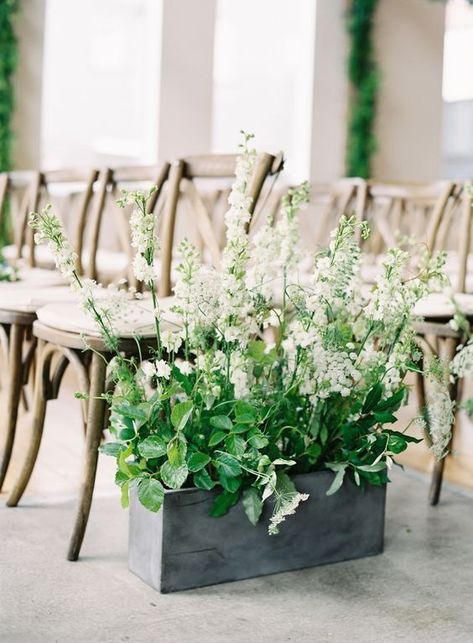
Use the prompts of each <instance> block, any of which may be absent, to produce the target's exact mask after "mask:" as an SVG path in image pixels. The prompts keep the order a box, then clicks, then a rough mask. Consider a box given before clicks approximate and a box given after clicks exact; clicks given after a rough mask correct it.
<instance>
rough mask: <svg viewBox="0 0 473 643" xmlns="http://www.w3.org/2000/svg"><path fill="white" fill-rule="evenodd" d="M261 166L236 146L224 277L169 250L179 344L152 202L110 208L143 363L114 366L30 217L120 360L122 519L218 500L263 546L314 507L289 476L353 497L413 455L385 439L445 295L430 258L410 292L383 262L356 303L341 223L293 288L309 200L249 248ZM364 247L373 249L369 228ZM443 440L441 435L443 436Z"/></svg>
mask: <svg viewBox="0 0 473 643" xmlns="http://www.w3.org/2000/svg"><path fill="white" fill-rule="evenodd" d="M255 156H256V152H255V150H254V149H252V147H251V146H250V137H249V136H245V139H244V143H243V145H242V150H241V155H240V157H239V160H238V162H237V167H236V179H235V182H234V185H233V188H232V191H231V195H230V197H229V206H230V207H229V210H228V212H227V214H226V218H225V221H226V228H227V242H226V246H225V248H224V250H223V255H222V262H221V268H220V269H219V270H218V271H217V270H215V269H213V268H212V267H209V266H207V265H205V264H203V263H201V259H200V256H199V253H198V252H197V251H196V249H195V248H194V247H193V246H192V245H191V244H190V243H188V242H187V241H184V242H183V243H182V244H181V246H180V248H179V254H180V256H181V258H182V261H181V263H180V265H179V267H178V273H179V279H178V281H177V283H176V285H175V289H174V293H175V297H174V305H173V312H174V314H175V316H176V317H177V319H178V322H179V323H178V327H179V330H171V329H169V328H168V327H167V326H166V323H165V321H164V319H163V315H162V313H161V309H160V306H159V301H158V299H157V298H156V289H155V280H156V278H157V275H156V271H155V253H156V251H157V249H158V245H159V244H158V239H157V238H156V235H155V230H156V220H155V216H154V215H153V214H150V213H148V212H147V208H146V204H147V199H148V197H149V195H146V194H143V193H141V192H125V193H124V194H123V198H122V199H121V200H120V202H119V204H120V205H122V206H124V205H125V204H132V205H133V206H134V208H135V211H134V214H133V216H132V218H131V221H130V225H131V231H132V240H133V246H134V248H135V250H136V257H135V260H134V269H135V274H136V276H137V277H138V278H139V279H141V280H143V281H144V282H146V285H147V287H148V289H149V290H150V293H151V298H152V302H153V308H154V312H155V324H156V349H155V351H154V353H153V354H152V356H151V358H150V359H148V360H146V361H141V362H139V361H137V360H130V359H127V358H125V357H124V356H123V355H121V354H120V353H119V351H118V339H117V335H116V332H115V331H114V323H115V318H114V316H113V314H112V313H111V312H110V308H109V309H107V310H106V311H105V312H104V306H105V304H104V303H101V304H100V305H99V303H98V300H97V297H96V296H94V288H97V286H96V284H88V285H87V286H86V287H84V286H83V284H81V282H80V280H79V279H78V277H77V275H76V273H75V270H74V268H73V266H74V265H75V259H74V256H73V252H72V249H71V248H70V246H69V245H68V243H67V241H65V239H64V237H63V233H62V231H60V229H59V228H58V226H59V223H58V222H57V219H55V218H54V215H52V214H51V212H50V211H49V210H46V211H43V212H42V213H40V214H33V215H32V217H31V223H32V225H33V227H34V228H35V229H36V231H37V234H38V235H39V237H40V239H41V240H44V239H46V240H48V242H49V244H50V246H51V249H52V251H53V252H54V254H55V255H56V256H57V257H58V265H59V267H60V268H63V270H64V271H65V272H66V274H68V275H69V276H71V277H72V279H73V281H74V282H75V285H76V287H78V290H81V289H83V288H85V293H86V295H85V297H83V301H84V303H85V307H86V309H87V310H88V311H89V312H90V313H91V315H92V316H93V318H94V319H95V321H96V323H97V326H98V328H99V329H100V330H101V331H102V333H103V335H104V338H105V340H106V342H107V345H108V347H109V348H110V351H111V352H112V353H114V354H115V357H114V359H113V377H114V380H115V390H114V392H113V394H110V395H109V396H108V400H109V402H110V404H111V425H110V431H111V434H112V435H113V437H114V441H112V442H108V443H106V444H104V445H103V446H102V447H101V450H102V452H104V453H107V454H110V455H112V456H115V457H116V459H117V473H116V482H117V484H118V485H119V486H120V487H121V492H122V504H123V505H124V506H126V505H127V504H128V497H129V491H130V487H132V486H133V487H135V488H136V492H137V495H138V498H139V500H140V501H141V503H142V504H143V505H144V506H145V507H147V508H148V509H149V510H151V511H158V510H159V509H160V507H161V505H162V503H163V498H164V492H165V489H180V488H181V487H184V486H194V487H198V488H200V489H206V490H211V489H214V488H216V489H217V490H218V493H217V494H216V495H215V498H214V502H213V506H212V509H211V513H212V515H213V516H221V515H223V514H225V513H226V512H227V511H228V510H229V508H230V507H232V505H235V504H236V503H237V502H238V500H239V499H240V498H242V502H243V506H244V508H245V511H246V514H247V516H248V518H249V520H250V521H251V522H252V523H253V524H256V523H257V521H258V520H259V518H260V515H261V513H262V509H263V505H264V503H266V502H270V503H272V505H273V512H272V517H271V520H270V525H269V532H270V533H271V534H273V533H277V532H278V529H279V525H280V523H281V522H282V521H284V519H285V518H286V516H288V515H290V514H293V513H294V512H295V510H296V509H297V507H298V505H299V504H300V503H301V502H303V501H305V500H307V498H308V496H307V495H306V494H303V493H300V492H299V491H298V490H297V489H296V488H295V485H294V482H293V480H292V478H291V475H292V474H294V473H300V472H310V471H316V470H321V469H325V470H327V469H328V470H331V471H333V472H334V474H335V475H334V478H333V482H332V484H331V486H330V488H329V489H328V491H327V493H328V494H332V493H335V492H336V491H337V490H338V489H339V488H340V486H341V485H342V484H343V481H344V478H345V477H349V478H351V479H352V480H353V481H354V483H355V484H356V485H358V486H359V487H363V486H364V485H366V484H373V485H384V484H385V483H386V482H387V481H388V472H389V469H390V467H391V465H392V463H393V458H394V457H395V456H396V455H397V454H399V453H400V452H402V451H404V450H405V449H406V448H407V446H408V443H409V442H411V441H416V438H413V437H411V436H409V435H408V434H407V433H406V432H400V431H397V430H394V429H393V426H392V425H393V423H394V422H396V415H395V413H396V411H397V410H398V409H399V408H400V406H401V405H402V404H403V403H404V402H405V401H406V398H407V394H408V390H407V387H406V385H405V383H404V378H405V375H406V373H407V372H408V371H409V370H417V366H416V361H417V360H418V358H419V356H420V353H419V351H418V349H417V347H416V344H415V333H414V330H413V325H412V322H413V319H414V318H413V308H414V305H415V304H416V302H417V301H418V300H419V299H420V298H421V297H423V296H425V295H426V294H427V293H428V292H430V291H431V289H432V288H434V287H436V286H437V284H438V282H439V281H442V280H443V275H442V262H443V259H442V257H433V258H427V259H426V260H425V261H424V263H423V265H422V266H421V267H420V268H419V271H418V273H417V274H416V275H415V276H413V277H411V278H409V279H405V278H404V277H403V274H404V270H405V267H406V265H407V264H408V261H409V255H408V253H407V252H404V251H402V250H399V249H393V250H391V251H390V252H389V253H388V255H387V259H386V262H385V264H384V269H383V275H382V277H381V279H380V280H379V283H378V284H377V286H375V287H374V288H373V289H372V291H371V292H365V288H364V287H363V285H362V283H361V280H360V278H359V269H360V249H359V247H358V245H357V242H356V234H355V233H356V223H355V220H354V218H346V217H342V218H341V220H340V223H339V226H338V228H337V229H336V230H334V231H333V233H332V236H331V242H330V245H329V247H328V248H327V249H325V250H324V251H322V252H320V253H318V254H316V256H315V257H314V258H313V263H312V265H313V269H312V271H311V272H310V274H309V275H305V276H304V277H303V278H302V276H301V275H299V270H298V267H299V265H300V262H301V256H300V254H299V250H298V213H299V211H300V209H301V207H302V206H303V205H304V204H305V203H306V202H307V201H308V198H309V188H308V185H307V184H306V183H304V184H302V185H301V186H300V187H298V188H295V189H291V190H289V191H288V193H287V196H286V197H285V198H284V199H283V202H282V207H281V211H280V214H279V216H278V217H277V218H276V220H272V219H268V220H267V221H266V222H265V225H264V226H262V228H261V229H260V230H259V231H258V232H257V233H256V234H254V236H253V237H250V236H249V235H248V232H247V228H248V223H249V221H250V213H249V206H250V203H251V202H250V198H249V197H248V185H249V180H250V177H251V174H252V170H253V164H254V159H255ZM362 233H363V235H364V236H365V235H367V234H368V230H367V228H366V227H365V226H364V225H363V227H362ZM100 301H102V300H100ZM115 310H116V307H115ZM111 366H112V365H111ZM442 417H444V416H442ZM449 430H450V426H442V427H440V428H439V429H438V432H439V433H440V434H441V436H440V437H442V435H445V434H446V432H448V431H449Z"/></svg>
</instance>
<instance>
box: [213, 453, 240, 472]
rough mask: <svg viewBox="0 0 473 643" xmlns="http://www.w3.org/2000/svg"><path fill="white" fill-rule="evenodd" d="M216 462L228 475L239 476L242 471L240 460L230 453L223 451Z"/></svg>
mask: <svg viewBox="0 0 473 643" xmlns="http://www.w3.org/2000/svg"><path fill="white" fill-rule="evenodd" d="M216 464H217V466H218V468H219V470H221V471H224V473H225V475H226V476H229V477H231V476H238V475H240V473H241V467H240V465H239V464H238V461H237V460H236V459H235V458H234V457H233V456H232V455H230V454H228V453H221V454H220V455H219V456H218V457H217V459H216Z"/></svg>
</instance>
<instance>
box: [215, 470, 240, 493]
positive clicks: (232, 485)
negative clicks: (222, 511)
mask: <svg viewBox="0 0 473 643" xmlns="http://www.w3.org/2000/svg"><path fill="white" fill-rule="evenodd" d="M218 479H219V482H220V484H221V485H222V487H223V488H224V489H225V491H230V492H231V493H234V492H235V491H238V489H239V488H240V487H241V477H240V476H237V477H235V476H228V475H227V474H226V472H225V470H224V469H219V472H218Z"/></svg>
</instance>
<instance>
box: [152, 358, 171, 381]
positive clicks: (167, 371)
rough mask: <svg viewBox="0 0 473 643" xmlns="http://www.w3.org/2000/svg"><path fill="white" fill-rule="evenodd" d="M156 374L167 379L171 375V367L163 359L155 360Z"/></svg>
mask: <svg viewBox="0 0 473 643" xmlns="http://www.w3.org/2000/svg"><path fill="white" fill-rule="evenodd" d="M155 366H156V375H157V376H158V377H163V378H164V379H165V380H168V379H169V378H170V377H171V367H170V366H169V364H168V363H167V362H165V361H164V360H163V359H160V360H158V361H157V362H156V364H155Z"/></svg>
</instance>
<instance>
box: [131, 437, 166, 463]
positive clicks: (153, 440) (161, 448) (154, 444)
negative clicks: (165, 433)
mask: <svg viewBox="0 0 473 643" xmlns="http://www.w3.org/2000/svg"><path fill="white" fill-rule="evenodd" d="M138 452H139V454H140V455H141V456H143V458H146V459H147V460H151V458H160V457H161V456H163V455H166V452H167V445H166V442H165V441H164V440H163V438H162V437H161V436H159V435H150V436H149V437H147V438H145V439H144V440H143V441H142V442H140V443H139V444H138Z"/></svg>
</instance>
